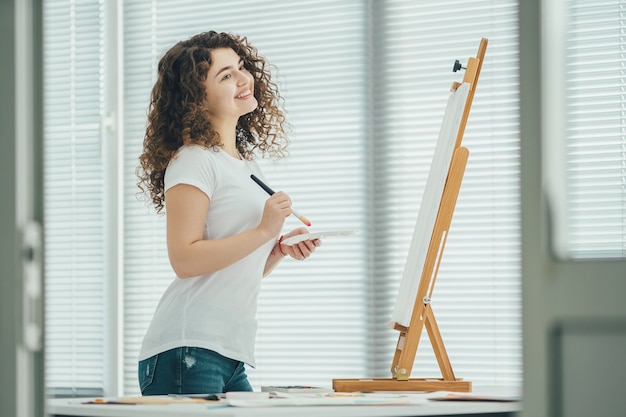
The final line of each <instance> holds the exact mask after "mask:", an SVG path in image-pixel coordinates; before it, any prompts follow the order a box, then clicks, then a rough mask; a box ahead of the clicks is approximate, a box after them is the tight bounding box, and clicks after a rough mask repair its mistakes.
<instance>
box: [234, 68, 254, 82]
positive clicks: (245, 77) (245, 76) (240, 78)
mask: <svg viewBox="0 0 626 417" xmlns="http://www.w3.org/2000/svg"><path fill="white" fill-rule="evenodd" d="M250 80H252V75H250V73H248V71H245V70H244V71H238V72H237V84H238V85H244V84H247V83H249V82H250Z"/></svg>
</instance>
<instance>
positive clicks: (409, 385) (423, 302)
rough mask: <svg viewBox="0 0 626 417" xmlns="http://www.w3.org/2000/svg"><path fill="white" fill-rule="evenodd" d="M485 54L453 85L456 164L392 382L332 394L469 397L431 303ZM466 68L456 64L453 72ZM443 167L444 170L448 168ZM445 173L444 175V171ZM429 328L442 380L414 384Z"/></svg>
mask: <svg viewBox="0 0 626 417" xmlns="http://www.w3.org/2000/svg"><path fill="white" fill-rule="evenodd" d="M486 49H487V39H485V38H483V39H481V42H480V46H479V48H478V53H477V56H476V58H473V57H472V58H469V62H468V63H467V67H466V68H465V76H464V77H463V83H458V82H454V83H453V84H452V87H451V91H453V92H454V91H456V90H457V89H458V88H459V87H460V86H461V85H462V84H465V83H468V84H469V91H468V93H467V99H466V102H465V106H464V108H463V114H462V117H461V122H460V125H459V129H458V132H457V136H456V143H455V145H454V151H453V154H452V160H451V163H450V166H449V169H448V174H447V178H446V181H445V185H444V189H443V194H442V197H441V201H440V203H439V209H438V211H437V217H436V220H435V224H434V228H433V233H432V235H431V240H430V244H429V246H428V252H427V254H426V259H425V262H424V268H423V270H422V274H421V278H420V281H419V286H418V288H417V295H416V297H415V303H414V307H413V311H412V314H411V320H410V323H409V326H408V327H406V326H402V325H400V324H398V323H397V322H396V323H394V326H393V327H394V329H395V330H398V331H399V332H400V335H399V336H398V343H397V345H396V351H395V354H394V357H393V362H392V364H391V375H392V378H372V379H333V389H334V390H335V391H337V392H356V391H360V392H371V391H458V392H470V391H471V390H472V383H471V382H469V381H463V379H461V378H457V377H455V375H454V372H453V371H452V365H451V364H450V359H449V358H448V354H447V352H446V348H445V346H444V344H443V339H442V337H441V333H440V331H439V326H438V325H437V321H436V320H435V315H434V313H433V310H432V307H431V304H430V301H431V298H432V294H433V289H434V286H435V280H436V278H437V272H438V271H439V264H440V262H441V257H442V253H443V248H444V246H445V243H446V239H447V237H448V231H449V229H450V223H451V222H452V214H453V213H454V207H455V205H456V200H457V197H458V194H459V190H460V188H461V182H462V180H463V174H464V173H465V166H466V165H467V159H468V157H469V151H468V150H467V148H464V147H461V141H462V140H463V134H464V132H465V125H466V124H467V119H468V116H469V111H470V108H471V105H472V100H473V98H474V92H475V90H476V84H477V83H478V77H479V75H480V70H481V68H482V63H483V60H484V57H485V51H486ZM462 68H463V67H462V66H461V64H460V63H459V61H458V60H457V61H456V62H455V64H454V67H453V71H454V72H456V71H458V70H459V69H462ZM444 167H445V166H444ZM442 172H443V171H442ZM424 327H426V331H427V333H428V337H429V338H430V342H431V344H432V347H433V350H434V353H435V357H436V358H437V363H438V364H439V369H440V370H441V374H442V378H410V375H411V370H412V368H413V363H414V362H415V355H416V353H417V347H418V344H419V341H420V337H421V335H422V329H423V328H424Z"/></svg>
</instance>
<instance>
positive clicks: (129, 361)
mask: <svg viewBox="0 0 626 417" xmlns="http://www.w3.org/2000/svg"><path fill="white" fill-rule="evenodd" d="M160 12H161V10H160V9H159V8H158V7H157V4H156V2H152V4H148V3H146V2H145V1H141V0H139V1H125V2H124V105H125V109H124V110H125V111H124V129H125V131H124V132H125V133H124V156H125V159H124V315H123V317H124V332H123V335H124V366H123V369H124V392H125V393H126V394H129V395H131V394H137V393H139V386H138V382H137V355H138V353H139V347H140V346H141V341H142V339H143V336H144V334H145V331H146V329H147V326H148V324H149V322H150V319H151V318H152V314H153V313H154V309H155V308H156V305H157V303H158V301H159V299H160V297H161V294H162V293H163V291H164V290H165V288H166V287H167V285H168V284H169V283H170V282H171V281H172V279H173V278H174V276H175V275H174V273H173V271H172V269H171V267H170V265H169V261H168V257H167V247H166V242H165V217H164V215H157V214H156V213H155V210H154V208H153V206H152V205H151V204H147V205H146V204H145V203H144V202H143V201H139V200H138V192H139V188H138V187H137V176H136V173H135V170H136V168H137V166H138V165H139V155H140V153H141V150H142V144H143V137H144V133H145V126H146V115H147V109H148V104H149V96H150V90H151V88H152V85H153V84H154V81H155V77H156V65H157V62H158V59H159V58H160V57H161V55H162V53H163V52H164V49H165V45H161V46H157V32H156V23H157V21H156V20H155V19H156V16H157V13H160ZM184 23H185V22H184V20H183V21H181V22H180V24H181V25H184ZM161 43H163V41H161Z"/></svg>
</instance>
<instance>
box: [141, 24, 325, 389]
mask: <svg viewBox="0 0 626 417" xmlns="http://www.w3.org/2000/svg"><path fill="white" fill-rule="evenodd" d="M279 101H280V96H279V94H278V90H277V88H276V85H275V84H274V83H273V82H272V81H271V79H270V72H269V70H268V68H267V67H266V62H265V60H264V59H263V58H262V57H261V56H259V55H258V53H257V50H256V49H255V48H254V47H252V46H251V45H249V44H248V42H247V40H246V38H240V37H238V36H235V35H231V34H226V33H216V32H213V31H211V32H206V33H201V34H198V35H196V36H193V37H192V38H190V39H188V40H186V41H183V42H179V43H177V44H176V45H174V46H173V47H172V48H171V49H170V50H169V51H168V52H167V53H166V54H165V55H164V56H163V58H162V59H161V61H160V62H159V66H158V78H157V81H156V83H155V85H154V87H153V89H152V95H151V101H150V110H149V115H148V125H147V129H146V135H145V139H144V149H143V153H142V154H141V156H140V169H139V170H138V175H139V179H140V181H139V187H140V188H141V190H142V191H147V192H148V193H149V194H150V197H151V200H152V203H153V204H154V206H155V207H156V210H157V212H161V211H162V210H163V209H164V208H165V209H166V210H165V212H166V220H167V249H168V256H169V260H170V263H171V265H172V268H173V270H174V272H175V273H176V275H177V277H178V279H175V280H174V281H173V282H172V283H171V285H170V286H169V287H168V289H167V290H166V291H165V293H164V295H163V297H162V298H161V300H160V302H159V305H158V307H157V309H156V312H155V314H154V317H153V319H152V322H151V324H150V327H149V328H148V331H147V333H146V335H145V338H144V340H143V344H142V348H141V351H140V354H139V366H138V372H139V383H140V387H141V392H142V394H143V395H158V394H193V393H220V392H228V391H251V390H252V388H251V386H250V383H249V382H248V379H247V376H246V373H245V369H244V364H245V363H247V364H249V365H251V366H254V364H255V363H254V339H255V335H256V319H255V315H256V307H257V296H258V293H259V289H260V282H261V279H262V277H264V276H266V275H268V274H269V273H270V272H271V271H272V270H273V269H274V267H276V265H277V264H278V263H279V262H280V261H281V260H282V259H283V257H285V256H286V255H289V256H291V257H293V258H295V259H299V260H302V259H305V258H307V257H309V256H310V255H311V253H312V252H313V251H314V250H315V248H316V246H319V244H320V242H319V240H317V239H316V240H305V241H303V242H301V243H299V244H296V245H294V246H287V245H283V244H282V243H281V240H282V236H281V237H280V238H278V236H279V235H280V232H281V229H282V227H283V223H284V221H285V218H286V217H287V216H289V215H290V214H291V201H290V199H289V196H288V195H287V194H285V193H283V192H276V193H275V194H273V195H271V196H270V197H269V198H268V195H267V193H265V191H263V189H261V188H260V187H259V186H258V185H257V184H256V183H255V182H254V181H252V180H251V178H250V175H251V174H254V175H255V176H257V177H261V178H262V173H261V172H260V169H259V166H258V165H257V163H256V162H255V160H254V157H255V156H256V153H260V154H262V155H268V156H271V157H274V158H280V157H283V156H284V154H285V148H286V146H287V142H288V141H287V138H286V135H285V117H284V115H283V113H282V112H281V111H280V109H279V107H278V104H279ZM306 232H307V229H305V228H299V229H296V230H294V231H292V232H290V233H289V234H286V235H285V237H288V236H292V235H295V234H301V233H306Z"/></svg>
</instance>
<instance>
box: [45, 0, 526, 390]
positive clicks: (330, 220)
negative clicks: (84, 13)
mask: <svg viewBox="0 0 626 417" xmlns="http://www.w3.org/2000/svg"><path fill="white" fill-rule="evenodd" d="M47 3H48V6H47V7H48V8H49V9H50V10H52V8H53V7H52V5H55V7H57V5H58V7H63V4H65V3H64V2H61V1H60V0H47ZM95 3H96V2H94V4H95ZM105 3H106V2H105ZM71 4H72V6H71V7H74V8H76V6H75V5H73V4H74V3H71ZM227 4H228V7H218V6H216V4H215V2H175V1H159V0H153V1H152V2H151V3H150V7H146V3H145V2H144V1H140V0H127V1H125V2H124V6H123V11H122V12H123V13H122V14H123V27H124V36H123V51H122V53H121V56H123V64H124V65H123V68H124V69H123V74H122V78H123V80H124V88H123V91H124V97H123V102H124V111H123V120H121V124H120V125H121V126H124V131H123V134H122V135H121V136H123V138H124V143H123V146H124V152H123V155H124V160H123V161H120V163H123V190H122V192H123V195H124V201H123V212H122V217H123V218H122V219H120V221H122V222H123V225H124V226H123V230H124V233H123V236H120V237H119V240H118V241H117V242H116V244H117V245H121V248H122V250H121V252H122V253H123V260H121V261H122V262H123V268H122V270H123V297H124V300H123V301H124V302H123V306H124V307H123V308H124V310H123V317H124V322H123V329H121V331H123V343H124V348H123V370H124V371H123V387H120V388H119V391H120V392H123V393H124V394H128V395H130V394H136V393H138V387H137V382H136V357H137V353H138V350H139V345H140V343H141V339H142V337H143V334H144V332H145V329H146V327H147V325H148V323H149V320H150V319H151V316H152V313H153V311H154V308H155V306H156V303H157V302H158V300H159V297H160V295H161V294H162V292H163V291H164V289H165V288H166V286H167V285H168V284H169V282H170V281H171V280H172V279H174V274H173V272H172V271H171V268H170V266H169V263H168V261H167V253H166V248H165V235H164V218H163V217H162V216H158V215H156V214H154V210H153V209H152V208H151V207H147V206H145V205H143V203H142V202H139V201H137V191H138V190H137V187H136V182H137V180H136V178H135V168H136V166H137V162H138V160H137V157H138V155H139V153H140V150H141V145H142V140H143V133H144V128H145V117H146V111H147V106H148V99H149V93H150V89H151V87H152V85H153V83H154V77H155V74H156V64H157V62H158V59H159V58H160V57H161V55H162V54H163V53H164V52H165V50H166V49H167V48H169V47H170V46H171V45H172V44H173V43H175V42H177V41H178V40H181V39H185V38H187V37H189V36H191V35H192V34H194V33H196V32H200V31H204V30H210V29H214V30H220V31H229V32H235V33H239V34H242V35H246V36H247V37H248V39H249V40H250V41H251V42H252V43H253V44H254V45H255V46H256V47H257V48H258V49H259V51H261V53H262V54H263V55H265V56H266V57H267V58H268V60H269V62H270V63H271V64H273V65H274V66H275V68H276V70H275V74H274V75H275V77H276V79H277V80H278V81H279V83H280V86H281V90H282V92H283V95H284V97H285V101H286V106H285V107H286V110H287V112H288V117H289V121H290V123H291V124H292V125H293V128H294V130H293V133H292V135H291V141H292V145H291V148H290V153H291V156H290V157H289V158H288V159H287V160H285V161H282V162H280V163H278V164H274V163H271V162H269V161H262V164H263V168H264V170H265V173H266V175H267V177H268V180H270V181H271V185H272V186H273V187H274V188H276V189H282V190H284V191H287V192H288V193H289V194H290V196H291V197H292V199H293V201H294V205H296V207H298V209H299V210H300V211H301V212H302V213H303V214H304V215H305V216H307V217H308V218H309V219H310V220H311V221H312V222H313V228H312V229H317V230H321V229H356V230H358V231H359V233H358V234H357V235H355V236H353V237H349V238H343V239H339V238H337V239H327V240H325V241H324V243H323V245H322V247H320V248H319V249H318V251H317V252H316V254H315V256H314V257H312V258H310V259H309V260H307V261H306V263H299V262H296V261H292V260H286V261H285V262H284V263H283V264H282V265H281V266H280V267H279V268H278V269H277V270H276V271H275V272H274V273H273V274H272V276H271V277H269V278H267V279H266V280H265V282H264V284H263V290H262V295H261V299H260V306H259V331H258V337H257V365H258V367H257V369H253V370H249V376H250V380H251V382H252V383H253V385H255V387H258V386H260V385H265V384H299V383H303V384H316V385H326V386H329V385H330V383H331V379H332V378H352V377H355V378H359V377H389V376H390V374H389V366H390V365H391V359H392V355H393V351H394V349H395V341H396V339H397V336H398V335H397V332H395V331H394V330H390V329H388V328H387V327H386V324H387V322H388V320H389V318H390V316H391V311H392V309H393V305H394V303H395V298H396V292H397V289H398V286H399V283H400V278H401V275H402V270H403V266H404V263H405V260H406V256H407V251H408V247H409V243H410V238H411V236H412V234H413V229H414V226H415V220H416V217H417V212H418V209H419V204H420V200H421V193H422V191H423V188H424V185H425V181H426V177H427V174H428V170H429V167H430V161H431V158H432V153H433V152H434V146H435V141H436V138H437V136H438V131H439V128H440V126H441V120H442V116H443V112H444V109H445V103H446V101H447V97H448V89H449V87H450V85H451V83H452V82H453V81H457V80H459V78H461V77H462V75H459V73H456V74H455V73H453V72H452V64H453V62H454V60H455V59H460V60H461V61H463V60H464V59H466V58H467V57H469V56H473V55H474V54H475V53H476V50H477V48H478V44H479V41H480V39H481V38H482V37H486V38H489V47H488V49H487V56H486V61H485V63H484V65H483V70H482V74H481V78H480V82H479V85H478V89H477V93H476V96H475V98H474V104H473V108H472V111H471V114H470V119H469V123H468V126H467V129H466V133H465V139H464V146H466V147H467V148H468V149H469V150H470V159H469V163H468V167H467V170H466V174H465V179H464V183H463V186H462V188H461V193H460V195H459V201H458V203H457V208H456V211H455V216H454V219H453V223H452V226H451V231H450V237H449V238H448V242H447V245H446V250H445V253H444V260H443V262H442V265H441V269H440V272H439V278H438V280H437V288H436V290H435V293H434V295H435V297H434V298H433V306H434V308H435V311H436V314H437V318H438V323H439V326H440V329H441V331H442V334H443V337H444V340H445V343H446V347H447V349H448V353H449V355H450V358H451V361H452V365H453V367H454V370H455V373H456V374H457V375H458V376H460V377H463V378H464V379H467V380H471V381H473V383H474V386H475V387H476V386H481V385H496V384H498V385H508V386H512V387H519V386H520V385H521V311H520V308H521V307H520V304H521V303H520V288H519V287H520V230H519V207H520V204H519V155H518V152H519V125H518V106H519V104H518V95H517V92H518V87H519V85H518V74H517V68H518V61H517V60H518V56H517V51H518V45H517V4H516V3H515V2H513V1H505V2H502V1H499V2H496V1H469V2H468V1H460V0H457V1H450V0H448V1H437V2H434V1H432V2H411V1H386V2H363V1H342V2H336V1H319V2H315V3H313V4H312V3H310V2H306V1H301V0H298V1H290V2H273V1H261V2H259V1H247V0H246V1H244V0H237V1H229V2H228V3H227ZM65 7H66V8H67V7H70V6H65ZM94 8H95V9H98V7H97V4H95V5H94ZM233 10H237V11H241V10H245V13H243V14H242V13H240V12H237V13H233V12H232V11H233ZM451 10H454V11H455V12H454V13H451V12H450V11H451ZM61 14H63V13H61V12H59V13H58V14H55V13H46V14H45V19H46V21H50V23H48V24H49V25H50V27H52V23H53V21H54V22H56V20H55V19H57V18H58V19H62V18H66V17H65V16H63V17H62V16H61ZM70 15H71V14H70ZM260 22H261V23H262V24H260ZM93 23H94V22H92V24H93ZM56 24H57V25H58V27H59V28H66V27H67V26H70V27H71V25H70V24H68V23H67V22H64V21H62V20H60V21H59V22H58V23H56ZM80 24H82V22H80ZM74 25H79V23H78V22H74ZM59 32H60V34H59V35H58V38H57V37H54V38H52V37H51V38H50V40H49V45H48V48H51V49H52V50H54V49H55V47H56V48H59V51H60V50H61V48H62V46H61V45H64V43H65V44H67V43H68V42H72V36H77V35H75V34H74V35H72V33H71V32H67V30H66V32H62V31H61V30H60V29H59ZM92 35H93V34H92ZM99 36H100V38H99V39H106V37H105V36H102V35H99ZM103 43H104V44H103V45H102V44H100V43H98V45H99V47H101V48H104V50H105V51H106V50H108V48H115V46H114V45H108V44H106V42H103ZM57 45H58V46H57ZM101 53H102V52H101ZM99 56H101V55H99ZM77 57H78V55H77V56H76V57H74V59H78V58H77ZM81 58H82V56H81ZM49 59H52V58H49ZM94 59H95V58H94ZM99 59H102V58H99ZM95 60H96V61H97V62H100V61H98V60H97V59H95ZM94 65H95V64H94ZM99 65H102V63H101V62H100V64H99ZM47 74H48V72H47ZM51 74H52V73H51ZM95 74H96V73H94V74H91V75H94V76H95ZM57 75H58V76H60V77H62V78H61V79H62V80H63V82H66V83H71V82H76V80H77V79H80V78H79V77H77V74H76V73H73V72H71V71H57ZM100 76H101V77H102V78H98V79H97V80H96V82H97V83H98V84H97V85H98V90H97V91H98V92H97V94H99V97H100V99H101V100H102V95H103V94H104V93H103V91H102V88H103V87H102V85H103V84H102V83H104V84H105V85H106V82H107V81H106V80H107V79H108V77H109V76H110V74H107V73H106V71H104V72H103V73H101V74H100ZM60 82H61V81H59V83H60ZM50 88H51V87H50ZM59 90H60V91H61V92H63V94H61V95H62V97H64V98H63V99H64V100H69V99H68V98H67V97H68V94H69V93H70V92H71V91H72V90H71V89H59ZM86 91H87V92H88V91H89V90H86ZM51 103H52V102H49V103H47V104H48V105H47V107H46V109H47V113H46V116H47V117H46V120H47V121H46V123H47V124H50V125H54V124H55V123H58V124H60V125H62V126H64V129H69V128H70V126H73V125H72V124H71V123H72V120H69V121H68V120H65V119H64V118H63V117H62V116H63V115H57V114H56V113H54V112H53V111H52V108H53V106H52V105H51ZM81 110H83V109H82V108H81ZM108 111H110V109H101V108H100V107H97V111H96V110H95V108H94V112H95V113H94V114H97V115H100V114H102V113H106V112H108ZM94 120H95V123H96V124H95V126H99V125H98V123H99V120H100V119H99V118H95V119H94ZM48 131H49V130H47V131H46V132H48ZM95 134H97V132H95ZM57 140H60V138H57V137H56V136H53V135H51V134H49V133H47V134H46V141H47V142H49V143H50V144H49V146H52V145H53V144H56V143H57ZM81 143H82V142H81ZM58 146H60V147H63V146H64V145H63V144H62V142H61V143H60V144H59V145H58ZM50 158H52V157H50ZM77 158H78V160H79V161H80V162H81V163H82V162H83V159H81V157H77ZM85 162H87V161H85ZM65 165H71V163H70V162H66V163H65ZM98 166H99V167H100V168H99V169H100V171H99V177H98V178H99V179H100V181H101V182H103V181H105V179H106V178H108V176H109V175H110V173H109V172H107V169H106V165H105V167H104V168H103V164H102V163H92V164H90V167H91V168H94V169H98ZM53 181H55V179H54V178H53V177H50V184H48V183H46V186H47V187H50V189H52V187H53V186H57V187H60V188H64V187H66V184H67V181H68V180H67V179H65V178H58V179H56V182H53ZM57 184H58V185H57ZM103 187H104V186H103V185H102V183H100V184H98V183H94V185H93V187H92V188H90V191H94V192H95V193H99V198H100V200H98V199H97V198H95V197H94V198H93V199H92V200H94V201H100V203H101V202H102V195H103V193H104V191H103ZM52 197H53V194H52V193H50V192H48V193H47V194H46V198H47V199H51V198H52ZM75 199H76V197H74V196H70V197H67V200H68V202H67V204H69V202H70V201H71V202H74V201H75ZM100 207H102V204H100ZM103 218H105V219H106V218H107V216H106V215H100V216H98V215H96V216H94V217H93V219H94V223H89V224H90V225H91V226H93V225H95V224H96V223H95V222H97V221H100V220H101V219H103ZM57 222H58V220H56V219H54V218H52V216H50V217H49V218H47V223H46V228H47V230H48V228H55V227H60V228H67V227H66V226H63V224H62V223H57ZM298 226H299V225H298V224H297V222H296V220H294V219H289V220H288V223H287V224H286V226H285V227H286V228H287V229H289V228H294V227H298ZM96 227H97V228H98V230H107V223H106V220H105V221H104V223H103V224H99V225H97V226H96ZM47 237H48V238H49V237H51V235H50V234H47ZM61 240H62V243H63V244H65V243H67V241H68V239H61ZM103 240H106V234H103V235H102V237H101V240H100V242H102V241H103ZM46 243H47V246H48V248H49V250H53V249H54V248H55V247H60V246H59V245H60V243H56V242H55V241H49V242H48V241H47V242H46ZM107 248H108V246H105V245H103V247H102V248H101V251H100V252H99V253H100V254H101V255H102V256H106V252H107V250H108V249H107ZM47 255H48V258H47V260H46V262H47V266H48V265H49V266H50V267H52V266H54V265H56V263H59V264H63V263H66V261H64V260H63V258H60V257H57V256H55V254H54V253H52V252H50V253H48V254H47ZM80 259H81V260H82V259H83V258H80ZM102 261H103V260H102V259H100V262H102ZM81 265H82V264H81ZM97 265H100V267H101V269H100V270H96V272H95V275H96V276H97V278H96V280H97V281H98V282H99V283H100V285H101V286H102V287H106V286H107V285H108V284H107V279H106V278H105V277H106V276H107V272H106V271H103V270H102V266H101V264H97ZM81 279H82V275H81V274H77V275H75V276H74V278H73V281H72V282H73V283H72V284H71V285H75V286H76V285H78V284H79V283H80V282H81ZM53 284H54V282H51V285H53ZM56 288H57V287H55V286H54V285H53V286H52V287H49V288H48V289H47V291H48V293H47V296H48V299H49V300H50V299H51V297H52V299H53V302H56V303H58V304H63V305H65V303H71V302H76V300H82V299H83V298H81V296H78V297H72V298H68V299H67V301H61V300H62V299H61V298H58V299H57V301H54V297H60V295H59V291H62V289H61V290H57V289H56ZM58 288H62V287H58ZM101 289H102V290H103V291H101V292H100V293H101V294H102V293H105V291H104V288H101ZM93 303H94V308H96V309H98V308H99V309H100V310H99V314H100V316H99V317H102V315H104V313H105V312H106V310H107V309H108V308H110V307H109V305H110V304H111V301H110V299H108V298H107V297H102V296H101V298H100V299H98V300H94V301H93ZM68 316H71V315H68ZM59 320H60V319H59V318H55V316H52V317H50V316H49V317H48V321H49V322H50V324H49V326H50V327H49V329H48V334H49V338H51V337H60V335H61V334H63V332H64V331H65V330H66V325H65V324H63V325H62V326H59V327H56V328H55V327H52V326H53V325H54V322H56V323H60V321H59ZM63 323H64V322H63ZM100 326H101V327H98V328H97V333H99V334H100V335H101V334H102V333H103V332H104V331H106V326H107V323H105V322H101V324H100ZM96 340H97V339H96ZM70 343H72V346H75V347H74V349H77V351H81V349H83V347H82V346H81V344H80V343H76V342H67V343H66V345H65V346H64V347H60V348H59V350H58V351H59V356H57V357H52V356H51V357H50V360H49V361H48V370H49V372H51V380H52V378H55V375H56V374H57V373H59V372H60V367H61V366H63V365H64V364H66V363H68V361H70V362H71V361H72V360H73V358H72V357H70V356H62V354H65V353H66V352H69V351H70V348H71V347H70V346H69V344H70ZM102 345H103V344H102V343H100V348H101V351H100V352H99V353H97V354H96V355H95V356H94V357H93V361H94V362H93V363H94V364H97V366H99V368H98V369H99V370H101V371H102V372H103V373H105V374H106V371H105V369H106V368H107V367H108V366H117V365H116V364H108V365H107V366H103V358H104V357H107V356H106V355H107V353H106V352H102ZM86 350H89V349H88V348H87V349H86ZM81 352H82V351H81ZM98 355H100V356H98ZM71 363H74V364H76V365H75V366H76V367H79V366H81V362H79V361H75V362H71ZM413 376H415V377H420V376H424V377H430V376H434V377H437V376H439V370H438V367H437V364H436V361H435V359H434V356H433V355H432V353H431V352H430V351H429V346H428V343H427V340H426V339H425V340H424V341H422V343H421V344H420V349H419V351H418V356H417V359H416V366H415V367H414V370H413ZM107 377H108V376H107V375H102V376H101V377H100V379H99V380H98V381H95V382H94V383H95V384H96V385H97V384H98V382H99V383H100V386H102V387H104V383H103V382H102V381H103V380H104V379H106V378H107ZM55 381H56V380H55ZM80 381H81V380H80V378H74V379H72V378H69V377H68V378H66V379H63V380H59V381H58V382H54V384H55V385H58V386H61V387H69V388H74V387H77V386H80ZM103 389H104V388H103ZM108 394H111V393H108Z"/></svg>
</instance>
